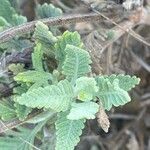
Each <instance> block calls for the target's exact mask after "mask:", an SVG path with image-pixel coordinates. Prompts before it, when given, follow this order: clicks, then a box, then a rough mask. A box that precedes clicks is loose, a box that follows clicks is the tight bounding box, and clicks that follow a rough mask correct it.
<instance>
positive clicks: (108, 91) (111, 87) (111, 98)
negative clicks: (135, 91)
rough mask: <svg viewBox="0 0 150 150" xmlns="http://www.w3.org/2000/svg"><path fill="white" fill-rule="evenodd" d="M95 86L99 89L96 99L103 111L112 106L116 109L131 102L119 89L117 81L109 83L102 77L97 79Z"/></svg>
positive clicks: (123, 91) (124, 92) (125, 93)
mask: <svg viewBox="0 0 150 150" xmlns="http://www.w3.org/2000/svg"><path fill="white" fill-rule="evenodd" d="M97 84H98V87H99V91H98V92H97V97H98V98H99V100H100V101H101V102H102V103H103V106H104V108H105V109H107V110H110V109H111V107H112V105H113V106H116V107H117V106H120V105H124V104H126V103H128V102H129V101H131V99H130V96H129V95H128V93H127V92H126V91H125V90H123V89H121V88H120V87H119V80H118V79H115V80H114V81H113V83H111V82H110V81H109V80H108V79H105V78H104V77H98V78H97Z"/></svg>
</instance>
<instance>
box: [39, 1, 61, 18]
mask: <svg viewBox="0 0 150 150" xmlns="http://www.w3.org/2000/svg"><path fill="white" fill-rule="evenodd" d="M36 11H37V15H38V16H40V18H49V17H57V16H61V15H62V10H61V9H60V8H57V7H55V6H54V5H53V4H47V3H44V4H43V5H40V4H38V5H37V9H36Z"/></svg>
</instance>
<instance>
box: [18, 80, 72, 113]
mask: <svg viewBox="0 0 150 150" xmlns="http://www.w3.org/2000/svg"><path fill="white" fill-rule="evenodd" d="M72 98H73V89H72V86H71V84H70V83H69V82H68V81H67V80H62V81H60V82H59V83H58V84H57V85H49V86H46V87H44V88H42V87H39V88H37V89H33V90H31V91H28V92H27V93H24V94H22V95H21V96H20V97H17V99H16V102H18V103H19V104H21V105H25V106H27V107H31V108H43V107H44V108H51V109H52V110H54V111H57V112H60V111H66V110H67V109H68V107H69V105H70V103H71V101H72Z"/></svg>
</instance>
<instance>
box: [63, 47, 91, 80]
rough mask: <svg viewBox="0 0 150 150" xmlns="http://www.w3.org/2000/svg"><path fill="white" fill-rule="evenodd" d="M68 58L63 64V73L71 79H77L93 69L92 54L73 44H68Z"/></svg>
mask: <svg viewBox="0 0 150 150" xmlns="http://www.w3.org/2000/svg"><path fill="white" fill-rule="evenodd" d="M65 52H66V58H65V61H64V65H63V72H62V73H63V74H64V75H66V76H67V77H68V78H69V79H72V80H76V79H77V78H79V77H82V76H84V75H86V74H87V73H89V72H90V71H91V67H90V65H89V64H90V63H91V59H90V55H89V53H88V52H87V51H85V50H83V49H80V48H78V47H75V46H73V45H67V46H66V49H65Z"/></svg>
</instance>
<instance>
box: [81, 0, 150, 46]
mask: <svg viewBox="0 0 150 150" xmlns="http://www.w3.org/2000/svg"><path fill="white" fill-rule="evenodd" d="M83 3H84V4H85V5H87V6H88V7H89V3H88V2H85V1H84V2H83ZM91 9H92V10H93V12H95V13H97V14H99V15H100V16H102V17H103V18H104V19H106V20H108V21H109V22H111V23H112V24H114V25H116V26H117V27H118V28H120V29H121V30H123V31H124V32H125V33H128V34H129V35H131V36H132V37H134V38H135V39H137V40H138V41H140V42H142V43H143V44H145V45H147V46H150V43H148V42H146V41H145V40H144V39H143V37H142V36H140V35H139V34H137V33H136V32H134V31H133V30H132V29H131V28H129V27H128V28H126V29H124V28H123V27H122V26H120V25H119V24H118V23H116V22H115V21H113V20H112V19H110V18H109V17H107V16H106V15H104V14H103V13H101V12H100V11H98V10H96V9H94V8H92V7H91ZM142 10H143V9H141V10H137V11H136V13H135V14H133V15H131V16H130V17H129V18H134V19H135V18H136V17H135V16H136V14H138V15H139V12H140V17H139V16H138V17H137V18H136V19H135V20H134V19H132V20H131V19H130V22H133V24H135V25H136V24H138V22H139V23H140V22H141V19H142V17H143V16H142V15H141V14H142V13H141V12H142Z"/></svg>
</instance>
